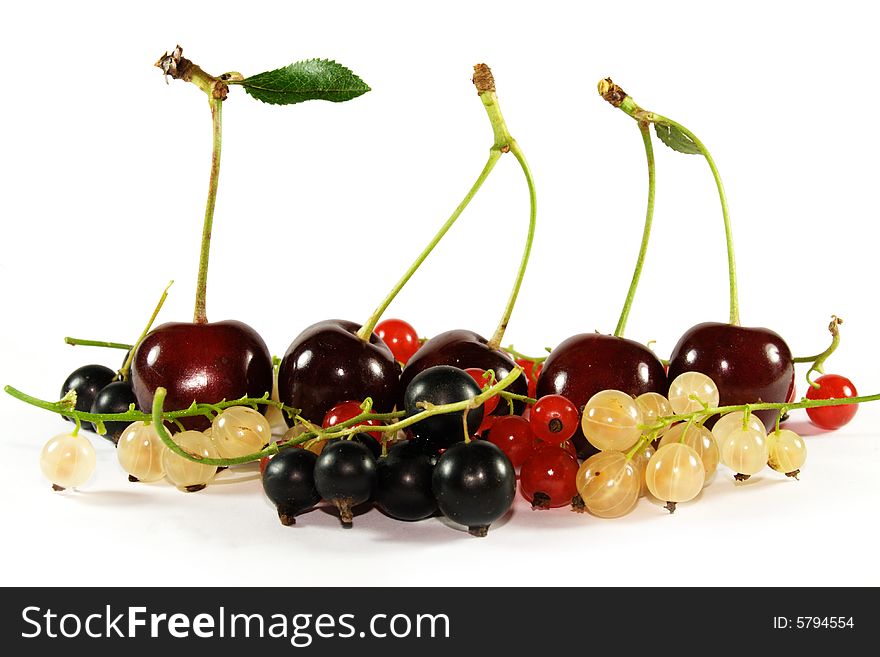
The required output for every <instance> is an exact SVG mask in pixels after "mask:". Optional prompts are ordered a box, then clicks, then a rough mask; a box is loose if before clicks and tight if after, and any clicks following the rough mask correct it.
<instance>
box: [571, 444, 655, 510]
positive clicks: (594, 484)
mask: <svg viewBox="0 0 880 657" xmlns="http://www.w3.org/2000/svg"><path fill="white" fill-rule="evenodd" d="M634 460H635V459H633V460H630V461H627V459H626V456H625V455H624V454H623V453H622V452H599V453H598V454H594V455H593V456H591V457H590V458H588V459H587V460H586V461H584V462H583V463H582V464H581V467H580V468H579V469H578V471H577V477H576V478H575V483H576V486H577V491H578V493H579V494H580V496H581V499H582V500H583V501H584V506H585V507H586V509H587V511H589V512H590V513H592V514H593V515H594V516H599V517H600V518H619V517H620V516H624V515H626V514H627V513H629V512H630V511H632V510H633V508H634V507H635V505H636V503H637V502H638V501H639V493H640V491H641V484H642V478H643V474H642V471H641V470H640V469H639V468H638V466H637V464H636V463H635V462H634Z"/></svg>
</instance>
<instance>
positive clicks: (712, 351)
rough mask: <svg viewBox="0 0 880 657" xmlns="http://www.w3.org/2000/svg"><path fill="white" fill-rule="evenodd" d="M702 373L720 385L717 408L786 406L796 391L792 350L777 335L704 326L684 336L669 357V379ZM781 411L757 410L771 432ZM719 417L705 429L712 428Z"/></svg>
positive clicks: (767, 331) (713, 324)
mask: <svg viewBox="0 0 880 657" xmlns="http://www.w3.org/2000/svg"><path fill="white" fill-rule="evenodd" d="M690 371H694V372H702V373H703V374H705V375H706V376H708V377H709V378H711V379H712V380H713V381H714V382H715V385H716V386H718V394H719V398H720V399H719V404H720V405H721V406H727V405H733V404H748V403H751V402H786V401H788V399H789V396H790V395H791V391H792V387H793V386H794V363H793V362H792V358H791V350H789V348H788V345H787V344H785V340H783V339H782V338H781V337H780V336H779V334H778V333H775V332H773V331H771V330H770V329H766V328H749V327H745V326H734V325H732V324H720V323H717V322H705V323H703V324H697V325H696V326H694V327H693V328H691V329H689V330H688V331H686V332H685V334H684V335H683V336H682V337H681V339H680V340H679V341H678V344H677V345H675V349H673V350H672V355H671V356H670V358H669V380H670V381H672V380H674V379H675V377H677V376H678V375H679V374H681V373H682V372H690ZM778 414H779V412H778V411H755V415H757V416H758V417H760V418H761V420H762V421H763V422H764V426H765V427H767V430H768V431H769V430H770V429H771V428H773V426H774V425H775V423H776V416H777V415H778ZM715 420H717V418H714V417H713V418H711V421H710V422H707V423H706V426H707V427H709V428H711V425H712V424H714V421H715Z"/></svg>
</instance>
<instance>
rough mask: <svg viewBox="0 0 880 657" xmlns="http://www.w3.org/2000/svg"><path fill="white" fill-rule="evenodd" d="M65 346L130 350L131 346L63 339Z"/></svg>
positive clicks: (118, 343) (117, 343)
mask: <svg viewBox="0 0 880 657" xmlns="http://www.w3.org/2000/svg"><path fill="white" fill-rule="evenodd" d="M64 342H65V344H69V345H73V346H82V347H104V348H105V349H123V350H127V349H132V348H134V345H133V344H125V343H123V342H107V341H105V340H83V339H81V338H71V337H66V338H64Z"/></svg>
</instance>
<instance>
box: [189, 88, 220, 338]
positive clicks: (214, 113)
mask: <svg viewBox="0 0 880 657" xmlns="http://www.w3.org/2000/svg"><path fill="white" fill-rule="evenodd" d="M210 99H211V100H210V104H211V124H212V126H213V152H212V153H211V177H210V179H209V181H208V201H207V203H206V204H205V221H204V224H203V226H202V248H201V253H200V254H199V275H198V279H197V281H196V304H195V311H194V313H193V322H195V323H196V324H207V323H208V315H207V312H206V310H205V299H206V296H207V290H208V258H209V256H210V253H211V230H212V228H213V225H214V207H215V206H216V203H217V185H218V184H219V182H220V151H221V147H222V142H223V125H222V124H223V99H222V98H215V97H214V96H210Z"/></svg>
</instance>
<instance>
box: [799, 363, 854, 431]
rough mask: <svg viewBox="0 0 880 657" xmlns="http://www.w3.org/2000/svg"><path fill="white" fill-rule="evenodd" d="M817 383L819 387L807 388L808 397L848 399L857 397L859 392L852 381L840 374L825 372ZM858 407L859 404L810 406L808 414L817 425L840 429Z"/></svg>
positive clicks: (850, 418) (824, 427)
mask: <svg viewBox="0 0 880 657" xmlns="http://www.w3.org/2000/svg"><path fill="white" fill-rule="evenodd" d="M816 383H818V384H819V387H818V388H814V387H813V386H810V387H809V388H807V399H846V398H847V397H857V396H858V394H859V393H858V392H856V387H855V386H854V385H853V384H852V381H850V380H849V379H847V378H846V377H845V376H840V375H839V374H823V375H822V376H820V377H819V378H818V379H816ZM858 408H859V405H858V404H846V405H844V406H819V407H816V408H808V409H807V415H808V416H809V417H810V422H812V423H813V424H815V425H816V426H817V427H821V428H822V429H829V430H832V429H839V428H840V427H842V426H843V425H844V424H847V423H849V421H850V420H852V419H853V417H854V416H855V414H856V411H857V410H858Z"/></svg>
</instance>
